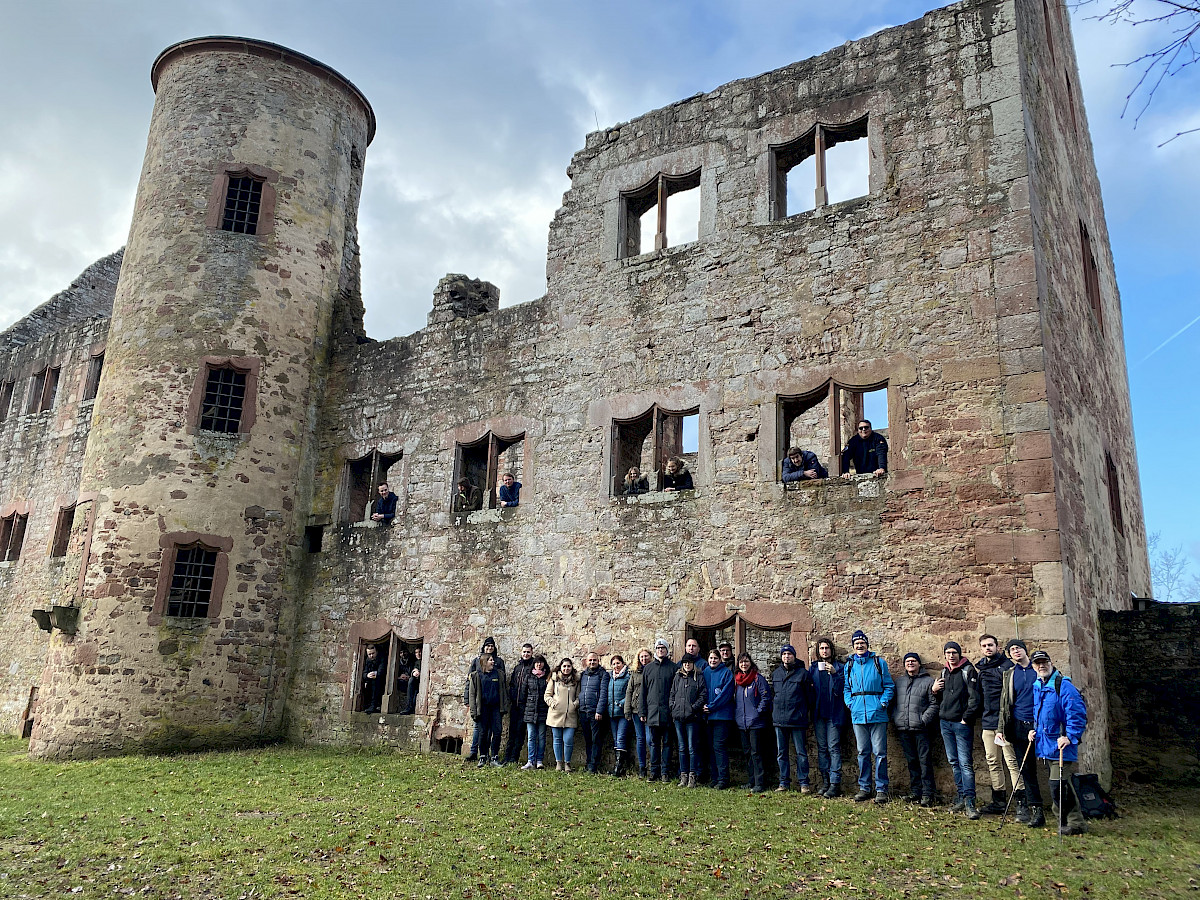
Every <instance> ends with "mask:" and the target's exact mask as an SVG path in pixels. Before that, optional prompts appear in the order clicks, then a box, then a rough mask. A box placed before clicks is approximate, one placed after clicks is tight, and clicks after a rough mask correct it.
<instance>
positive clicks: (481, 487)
mask: <svg viewBox="0 0 1200 900" xmlns="http://www.w3.org/2000/svg"><path fill="white" fill-rule="evenodd" d="M505 472H512V473H513V477H514V478H515V479H516V481H517V482H522V483H523V481H524V478H523V475H524V472H525V432H521V433H520V434H517V435H514V436H512V437H505V436H502V435H498V434H494V433H492V432H490V431H489V432H488V433H487V434H485V435H484V436H483V437H481V438H480V439H479V440H477V441H473V442H472V443H470V444H459V445H457V447H456V448H455V453H454V485H453V487H452V496H453V495H454V494H457V491H458V482H459V481H460V480H462V479H463V478H465V479H467V481H469V482H470V483H471V484H470V493H469V495H468V496H472V497H474V498H475V499H474V500H473V501H472V503H471V505H474V504H478V505H476V506H475V508H477V509H495V508H496V485H497V484H499V481H500V476H502V475H503V474H504V473H505ZM457 511H458V512H466V511H469V510H463V509H461V508H460V509H458V510H457Z"/></svg>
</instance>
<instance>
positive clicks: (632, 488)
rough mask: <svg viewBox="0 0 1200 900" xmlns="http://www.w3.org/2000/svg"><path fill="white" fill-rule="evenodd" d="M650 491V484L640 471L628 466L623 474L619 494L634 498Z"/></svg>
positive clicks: (635, 467)
mask: <svg viewBox="0 0 1200 900" xmlns="http://www.w3.org/2000/svg"><path fill="white" fill-rule="evenodd" d="M649 491H650V482H649V480H648V479H647V478H646V476H645V475H643V474H642V470H641V469H639V468H638V467H637V466H630V467H629V471H628V472H626V473H625V481H624V482H623V484H622V488H621V493H622V494H623V495H624V496H626V497H636V496H637V495H638V494H645V493H648V492H649Z"/></svg>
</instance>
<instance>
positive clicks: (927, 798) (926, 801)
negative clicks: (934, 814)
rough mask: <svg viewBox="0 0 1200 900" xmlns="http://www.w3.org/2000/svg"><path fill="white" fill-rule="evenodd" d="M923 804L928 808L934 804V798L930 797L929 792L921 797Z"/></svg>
mask: <svg viewBox="0 0 1200 900" xmlns="http://www.w3.org/2000/svg"><path fill="white" fill-rule="evenodd" d="M921 805H922V806H924V807H925V808H926V809H929V807H931V806H933V798H932V797H930V796H929V795H928V794H926V795H925V796H924V797H922V798H921Z"/></svg>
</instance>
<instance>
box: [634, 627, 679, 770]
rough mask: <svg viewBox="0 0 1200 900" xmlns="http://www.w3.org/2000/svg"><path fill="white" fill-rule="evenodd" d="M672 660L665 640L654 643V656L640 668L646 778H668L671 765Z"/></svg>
mask: <svg viewBox="0 0 1200 900" xmlns="http://www.w3.org/2000/svg"><path fill="white" fill-rule="evenodd" d="M674 678H675V663H673V662H672V661H671V648H670V646H669V645H668V644H667V642H666V641H665V640H663V639H662V638H659V639H658V640H657V641H655V642H654V659H652V660H651V661H650V662H649V663H647V664H646V667H645V668H644V669H643V670H642V709H641V716H642V721H643V722H644V723H645V724H646V732H647V733H646V738H647V740H648V741H649V744H650V766H649V772H650V777H649V780H650V781H655V780H661V781H669V780H670V775H669V774H668V770H669V768H670V764H671V737H670V732H671V731H672V730H673V727H672V724H671V682H672V680H673V679H674Z"/></svg>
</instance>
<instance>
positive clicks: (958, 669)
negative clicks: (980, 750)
mask: <svg viewBox="0 0 1200 900" xmlns="http://www.w3.org/2000/svg"><path fill="white" fill-rule="evenodd" d="M942 652H943V653H944V654H945V656H946V668H944V669H942V674H941V675H940V676H939V677H938V680H937V681H935V682H934V683H933V687H932V690H933V692H934V693H935V694H940V695H941V696H940V698H939V701H940V702H939V706H938V716H939V717H940V718H941V725H942V743H943V744H945V746H946V758H947V759H948V760H949V761H950V766H951V768H953V769H954V787H955V788H956V789H957V792H958V799H956V800H955V801H954V804H953V805H952V806H951V807H950V811H951V812H958V811H959V810H963V811H964V812H965V813H966V814H967V818H968V819H978V818H979V816H980V813H979V810H977V809H976V808H975V754H974V743H975V720H976V719H977V718H978V717H979V710H980V707H982V705H983V698H982V696H981V695H980V693H979V673H978V672H976V671H975V667H974V666H973V665H971V663H970V662H968V661H967V659H966V657H964V656H963V655H962V647H961V646H959V644H958V643H957V642H956V641H947V642H946V644H945V646H944V647H943V648H942Z"/></svg>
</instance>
